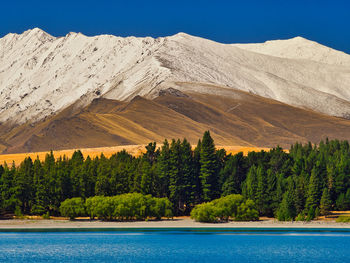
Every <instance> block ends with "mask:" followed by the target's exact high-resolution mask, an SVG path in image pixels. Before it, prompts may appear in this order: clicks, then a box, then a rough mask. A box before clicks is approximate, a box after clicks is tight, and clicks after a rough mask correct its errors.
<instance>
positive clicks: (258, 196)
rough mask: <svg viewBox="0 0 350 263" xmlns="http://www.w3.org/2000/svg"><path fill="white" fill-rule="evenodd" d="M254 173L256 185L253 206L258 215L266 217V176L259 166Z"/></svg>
mask: <svg viewBox="0 0 350 263" xmlns="http://www.w3.org/2000/svg"><path fill="white" fill-rule="evenodd" d="M256 173H257V184H256V192H255V198H254V199H255V204H256V207H257V209H258V212H259V214H260V215H266V214H267V211H268V208H269V207H268V206H269V204H268V192H267V181H266V174H265V173H264V170H263V167H262V166H261V165H259V166H258V168H257V171H256ZM254 199H253V200H254Z"/></svg>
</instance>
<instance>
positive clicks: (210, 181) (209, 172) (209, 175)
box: [200, 131, 219, 201]
mask: <svg viewBox="0 0 350 263" xmlns="http://www.w3.org/2000/svg"><path fill="white" fill-rule="evenodd" d="M200 164H201V169H200V180H201V186H202V192H203V201H210V200H212V199H215V198H217V197H218V196H219V193H218V190H219V189H217V185H218V178H217V167H218V166H217V159H216V155H215V145H214V141H213V139H212V138H211V136H210V132H209V131H206V132H205V133H204V135H203V139H202V145H201V152H200Z"/></svg>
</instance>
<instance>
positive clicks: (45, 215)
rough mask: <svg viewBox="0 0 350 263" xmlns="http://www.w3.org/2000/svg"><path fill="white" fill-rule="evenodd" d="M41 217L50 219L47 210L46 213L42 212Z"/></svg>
mask: <svg viewBox="0 0 350 263" xmlns="http://www.w3.org/2000/svg"><path fill="white" fill-rule="evenodd" d="M42 218H43V219H50V213H49V212H47V213H45V214H43V215H42Z"/></svg>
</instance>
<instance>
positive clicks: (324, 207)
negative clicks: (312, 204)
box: [320, 188, 332, 215]
mask: <svg viewBox="0 0 350 263" xmlns="http://www.w3.org/2000/svg"><path fill="white" fill-rule="evenodd" d="M331 209H332V201H331V196H330V194H329V190H328V188H324V189H323V193H322V197H321V203H320V212H321V215H329V212H330V211H331Z"/></svg>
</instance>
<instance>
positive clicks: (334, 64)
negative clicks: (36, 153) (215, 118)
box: [0, 28, 350, 124]
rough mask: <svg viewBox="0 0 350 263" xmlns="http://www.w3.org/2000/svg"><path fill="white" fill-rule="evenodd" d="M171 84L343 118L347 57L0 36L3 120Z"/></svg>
mask: <svg viewBox="0 0 350 263" xmlns="http://www.w3.org/2000/svg"><path fill="white" fill-rule="evenodd" d="M177 83H206V84H214V85H217V86H220V87H225V88H226V90H227V91H226V93H227V94H226V93H225V94H223V90H222V89H217V88H215V86H207V87H208V88H203V86H200V88H199V87H198V86H196V85H185V86H184V85H178V84H177ZM169 87H172V88H175V89H179V90H181V91H184V92H188V91H194V92H198V93H208V94H217V95H220V94H222V95H225V96H230V90H232V89H238V90H242V91H248V92H250V93H253V94H257V95H260V96H262V97H266V98H271V99H274V100H277V101H280V102H283V103H286V104H289V105H293V106H297V107H301V108H308V109H312V110H315V111H318V112H321V113H325V114H328V115H333V116H338V117H345V118H348V117H349V116H350V88H349V87H350V56H349V55H347V54H345V53H343V52H339V51H335V50H333V49H330V48H327V47H325V46H322V45H320V44H317V43H315V42H312V41H309V40H306V39H304V38H300V37H297V38H293V39H290V40H276V41H268V42H266V43H262V44H232V45H230V44H220V43H217V42H214V41H210V40H206V39H202V38H199V37H194V36H190V35H187V34H184V33H179V34H176V35H174V36H170V37H164V38H157V39H154V38H151V37H146V38H136V37H127V38H121V37H116V36H112V35H100V36H95V37H87V36H84V35H82V34H80V33H69V34H68V35H66V36H64V37H53V36H51V35H49V34H47V33H45V32H44V31H42V30H40V29H38V28H35V29H32V30H28V31H25V32H24V33H23V34H8V35H6V36H5V37H3V38H1V39H0V121H1V122H2V123H5V122H9V123H19V124H21V123H25V122H27V121H29V122H35V121H38V120H41V119H43V118H45V117H47V116H50V115H54V114H56V113H58V112H60V111H62V110H63V109H65V108H66V107H68V106H70V105H72V104H73V103H75V104H76V105H81V106H86V105H88V104H89V103H90V102H91V101H92V100H93V99H94V98H99V97H103V98H108V99H115V100H126V101H129V100H131V99H132V98H134V97H135V96H137V95H141V96H144V97H147V98H154V97H156V96H158V94H159V91H160V90H162V89H167V88H169Z"/></svg>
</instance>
